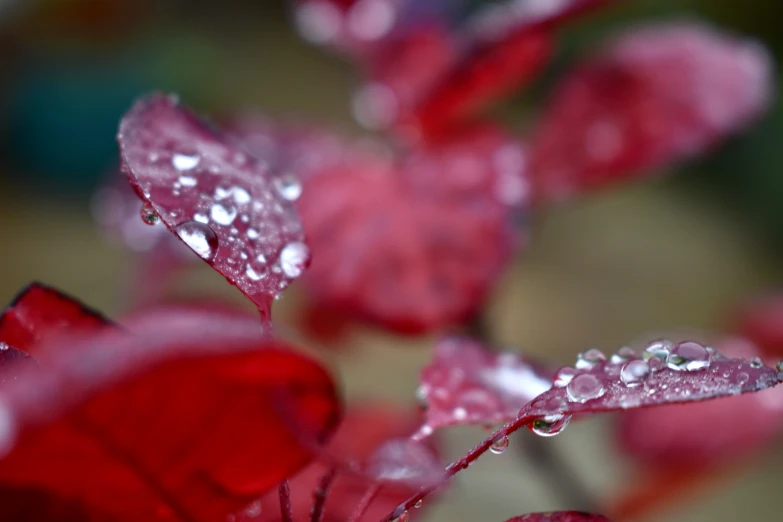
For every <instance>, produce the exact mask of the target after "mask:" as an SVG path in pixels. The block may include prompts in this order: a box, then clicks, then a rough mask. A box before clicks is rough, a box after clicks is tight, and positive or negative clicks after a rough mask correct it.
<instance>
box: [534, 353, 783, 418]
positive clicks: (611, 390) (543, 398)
mask: <svg viewBox="0 0 783 522" xmlns="http://www.w3.org/2000/svg"><path fill="white" fill-rule="evenodd" d="M781 376H783V374H779V373H778V372H777V371H776V370H774V369H772V368H767V367H765V366H764V365H763V364H762V363H761V361H760V360H751V361H747V360H744V359H730V358H727V357H725V356H724V355H722V354H721V353H720V352H718V351H717V350H715V349H714V348H711V347H708V346H704V345H702V344H700V343H697V342H695V341H682V342H679V343H673V342H671V341H665V340H661V341H654V342H653V343H651V344H650V345H649V346H648V347H647V348H646V349H645V351H644V352H642V354H641V355H639V354H637V353H635V352H633V351H632V350H630V349H627V348H624V349H621V350H620V351H619V352H618V353H616V354H614V355H613V356H612V357H611V358H610V359H608V360H607V359H606V358H605V357H604V356H603V355H602V354H601V352H599V351H598V350H590V351H588V352H585V353H584V354H582V355H581V356H580V357H579V359H577V364H576V367H575V368H571V367H565V368H561V369H560V370H559V371H558V373H557V374H556V375H555V381H554V383H555V384H554V386H553V387H552V388H551V389H550V390H549V391H547V392H545V393H543V394H541V395H540V396H539V397H537V398H536V399H535V400H533V401H532V402H530V403H529V404H528V405H527V406H525V407H524V408H523V409H522V411H521V412H520V418H523V417H524V418H528V419H530V420H531V421H533V420H535V421H536V422H537V423H538V424H537V425H534V426H533V429H534V431H536V428H537V427H538V428H539V429H540V430H543V431H546V429H547V428H548V426H547V424H548V423H557V422H560V421H561V420H562V419H563V416H567V415H574V414H582V413H599V412H609V411H617V410H628V409H633V408H640V407H646V406H660V405H664V404H677V403H687V402H694V401H702V400H706V399H711V398H715V397H724V396H731V395H738V394H740V393H745V392H755V391H759V390H763V389H765V388H769V387H771V386H775V385H777V384H778V383H779V382H780V381H781Z"/></svg>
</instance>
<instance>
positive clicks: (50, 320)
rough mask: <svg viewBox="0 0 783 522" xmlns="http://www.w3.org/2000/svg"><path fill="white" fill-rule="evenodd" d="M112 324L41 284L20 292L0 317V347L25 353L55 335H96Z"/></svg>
mask: <svg viewBox="0 0 783 522" xmlns="http://www.w3.org/2000/svg"><path fill="white" fill-rule="evenodd" d="M109 325H111V322H110V321H109V320H108V319H106V318H105V317H104V316H103V315H101V314H100V313H99V312H96V311H95V310H93V309H91V308H89V307H87V306H86V305H84V304H82V303H80V302H79V301H78V300H76V299H74V298H73V297H70V296H68V295H65V294H63V293H62V292H60V291H58V290H55V289H54V288H52V287H49V286H46V285H43V284H41V283H32V284H30V285H29V286H27V288H25V289H24V290H22V291H21V292H20V293H19V295H17V296H16V298H15V299H14V300H13V302H12V303H11V304H10V305H9V306H8V307H7V308H6V309H5V310H4V311H3V314H2V315H1V316H0V343H5V344H8V345H11V346H13V347H14V348H18V349H20V350H23V351H25V352H27V353H33V354H34V353H35V351H34V347H35V345H37V344H39V343H41V342H42V341H43V340H45V339H47V338H51V337H52V336H54V335H62V334H64V333H71V334H72V333H74V332H90V331H97V330H100V329H102V328H104V327H106V326H109Z"/></svg>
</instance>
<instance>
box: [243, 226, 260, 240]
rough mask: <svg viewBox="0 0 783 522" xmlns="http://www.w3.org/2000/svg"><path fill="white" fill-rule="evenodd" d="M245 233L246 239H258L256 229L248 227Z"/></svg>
mask: <svg viewBox="0 0 783 522" xmlns="http://www.w3.org/2000/svg"><path fill="white" fill-rule="evenodd" d="M245 233H246V234H247V238H248V239H258V230H256V229H255V228H248V229H247V232H245Z"/></svg>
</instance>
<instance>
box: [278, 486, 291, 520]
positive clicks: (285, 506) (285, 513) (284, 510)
mask: <svg viewBox="0 0 783 522" xmlns="http://www.w3.org/2000/svg"><path fill="white" fill-rule="evenodd" d="M278 492H279V493H280V515H281V516H282V517H283V518H282V522H294V508H293V507H292V506H291V490H290V488H289V487H288V481H287V480H284V481H283V482H281V483H280V486H279V487H278Z"/></svg>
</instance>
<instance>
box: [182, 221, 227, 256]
mask: <svg viewBox="0 0 783 522" xmlns="http://www.w3.org/2000/svg"><path fill="white" fill-rule="evenodd" d="M174 230H175V231H176V232H177V235H178V236H179V237H180V239H182V241H184V242H185V244H186V245H188V246H189V247H190V248H191V249H192V250H193V251H194V252H195V253H196V254H198V255H199V256H201V258H202V259H205V260H207V261H212V260H213V259H214V258H215V254H216V253H217V250H218V237H217V234H215V231H214V230H212V227H210V226H209V225H205V224H204V223H199V222H197V221H186V222H184V223H180V224H179V225H177V226H176V227H175V228H174Z"/></svg>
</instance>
